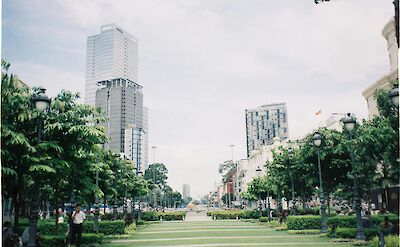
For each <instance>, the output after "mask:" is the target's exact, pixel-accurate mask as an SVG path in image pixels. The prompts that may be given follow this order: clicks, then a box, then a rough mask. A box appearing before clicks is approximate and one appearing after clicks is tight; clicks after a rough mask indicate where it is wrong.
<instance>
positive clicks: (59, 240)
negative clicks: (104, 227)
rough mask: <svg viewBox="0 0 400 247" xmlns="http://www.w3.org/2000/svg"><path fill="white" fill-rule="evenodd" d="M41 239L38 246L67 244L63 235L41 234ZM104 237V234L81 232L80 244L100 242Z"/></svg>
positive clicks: (59, 246) (62, 246)
mask: <svg viewBox="0 0 400 247" xmlns="http://www.w3.org/2000/svg"><path fill="white" fill-rule="evenodd" d="M41 237H42V239H41V240H40V246H42V247H54V246H58V247H64V246H67V245H66V244H65V235H53V236H49V235H44V236H41ZM103 239H104V234H102V233H99V234H95V233H84V234H82V239H81V243H82V244H101V243H102V242H103Z"/></svg>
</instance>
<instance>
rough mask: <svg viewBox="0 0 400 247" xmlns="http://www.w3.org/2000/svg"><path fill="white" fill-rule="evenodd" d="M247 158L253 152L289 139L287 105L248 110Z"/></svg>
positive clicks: (265, 106)
mask: <svg viewBox="0 0 400 247" xmlns="http://www.w3.org/2000/svg"><path fill="white" fill-rule="evenodd" d="M246 136H247V138H246V141H247V157H250V155H251V152H252V151H253V150H257V149H259V148H261V147H262V146H263V145H269V144H272V143H273V142H274V140H273V139H274V137H279V138H280V139H281V140H284V139H286V138H288V137H289V130H288V121H287V108H286V103H277V104H269V105H263V106H260V107H258V108H255V109H247V110H246Z"/></svg>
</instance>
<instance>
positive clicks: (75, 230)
mask: <svg viewBox="0 0 400 247" xmlns="http://www.w3.org/2000/svg"><path fill="white" fill-rule="evenodd" d="M85 219H86V215H85V213H84V212H83V211H81V205H79V204H77V205H76V206H75V211H74V212H73V213H72V223H73V224H72V241H71V242H72V244H75V245H76V247H80V246H81V236H82V230H83V222H84V221H85Z"/></svg>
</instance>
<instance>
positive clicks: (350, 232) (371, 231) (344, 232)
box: [328, 227, 378, 239]
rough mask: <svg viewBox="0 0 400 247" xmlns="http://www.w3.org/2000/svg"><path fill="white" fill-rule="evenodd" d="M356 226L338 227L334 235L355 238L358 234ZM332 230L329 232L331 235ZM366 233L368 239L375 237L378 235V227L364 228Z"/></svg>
mask: <svg viewBox="0 0 400 247" xmlns="http://www.w3.org/2000/svg"><path fill="white" fill-rule="evenodd" d="M356 231H357V229H356V228H347V227H343V228H337V229H336V231H335V234H334V235H333V236H334V237H335V238H355V236H356ZM331 234H332V232H330V233H328V235H330V236H332V235H331ZM364 234H365V237H366V238H367V239H372V238H373V237H375V236H377V235H378V229H377V228H364Z"/></svg>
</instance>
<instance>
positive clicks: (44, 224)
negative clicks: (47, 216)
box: [22, 220, 125, 235]
mask: <svg viewBox="0 0 400 247" xmlns="http://www.w3.org/2000/svg"><path fill="white" fill-rule="evenodd" d="M38 230H39V233H40V234H41V235H54V234H56V223H55V222H49V221H39V222H38ZM22 231H23V229H22ZM66 232H67V223H65V222H64V223H59V224H58V233H59V234H60V233H66ZM83 232H84V233H94V232H95V231H94V222H93V221H85V222H84V223H83ZM99 233H103V234H104V235H116V234H124V233H125V222H124V221H123V220H114V221H109V220H107V221H106V220H105V221H99Z"/></svg>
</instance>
